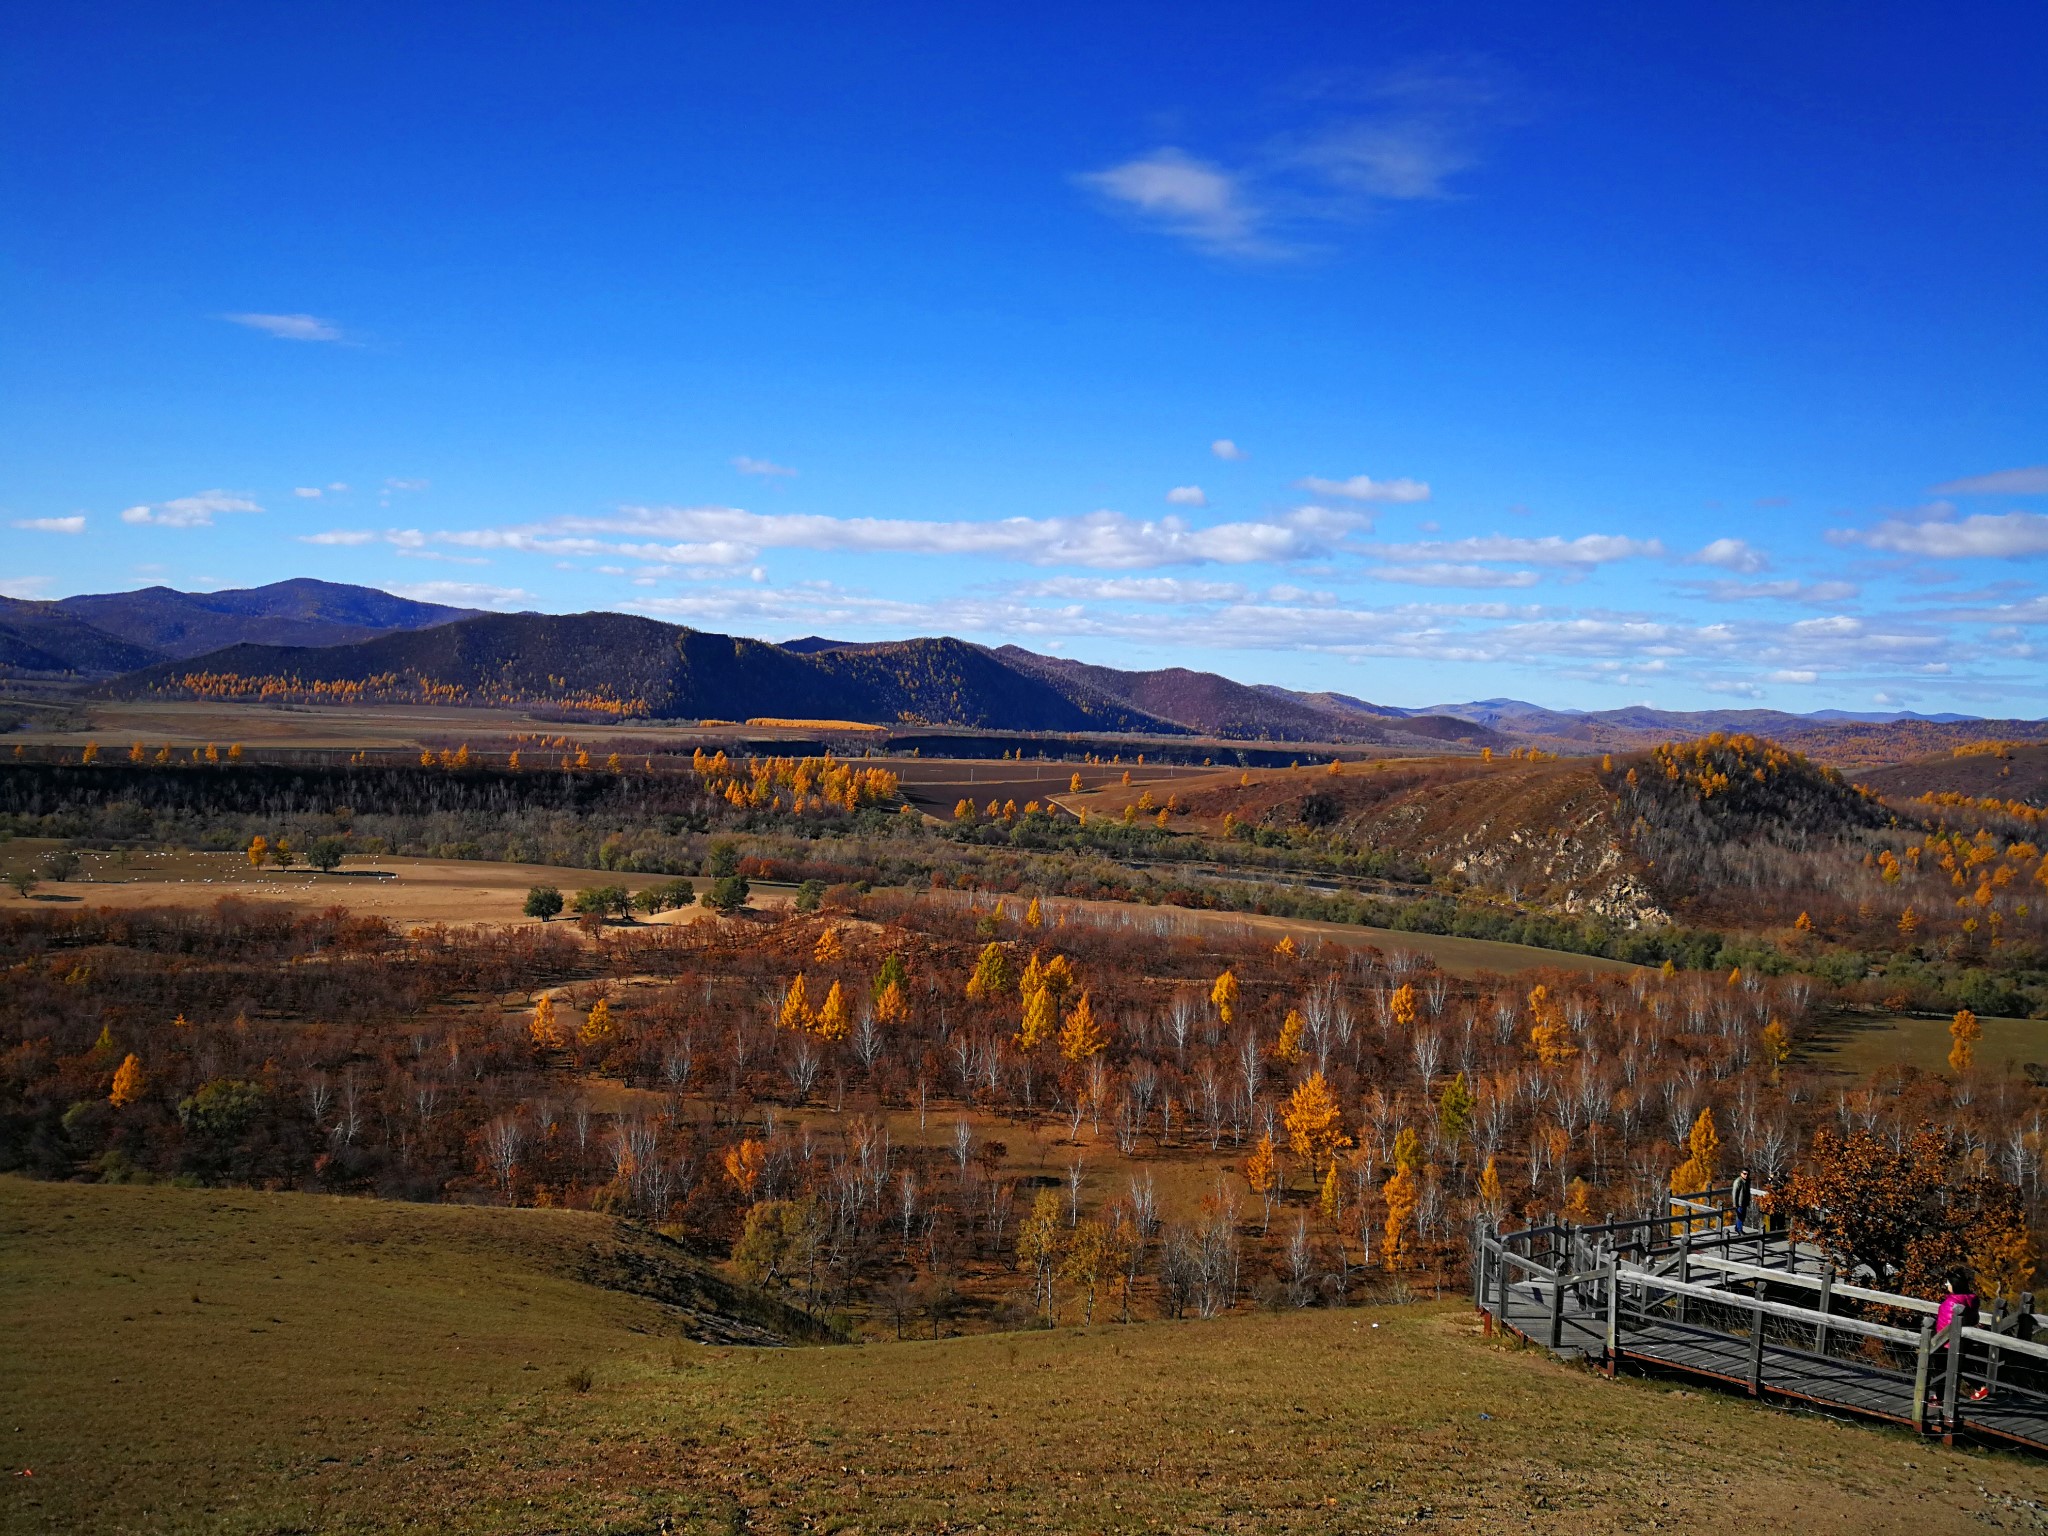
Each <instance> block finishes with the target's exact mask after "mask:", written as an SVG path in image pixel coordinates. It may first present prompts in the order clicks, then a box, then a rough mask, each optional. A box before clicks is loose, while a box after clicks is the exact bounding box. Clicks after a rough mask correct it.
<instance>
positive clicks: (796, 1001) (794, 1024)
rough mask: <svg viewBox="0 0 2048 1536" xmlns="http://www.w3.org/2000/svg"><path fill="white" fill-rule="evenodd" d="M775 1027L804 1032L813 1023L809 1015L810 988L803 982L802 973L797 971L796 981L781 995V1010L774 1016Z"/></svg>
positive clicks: (811, 1015)
mask: <svg viewBox="0 0 2048 1536" xmlns="http://www.w3.org/2000/svg"><path fill="white" fill-rule="evenodd" d="M775 1022H776V1024H777V1026H779V1027H780V1028H782V1029H787V1030H806V1029H809V1028H810V1027H811V1025H812V1024H813V1022H815V1019H814V1016H813V1014H812V1013H811V993H810V988H809V987H808V985H807V984H806V983H805V981H804V973H803V972H802V971H798V972H797V973H796V980H795V981H792V982H791V983H790V984H789V989H788V990H787V991H785V992H784V993H783V994H782V1008H781V1010H780V1011H779V1012H778V1013H777V1014H776V1016H775Z"/></svg>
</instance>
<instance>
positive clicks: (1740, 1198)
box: [1728, 1168, 1749, 1237]
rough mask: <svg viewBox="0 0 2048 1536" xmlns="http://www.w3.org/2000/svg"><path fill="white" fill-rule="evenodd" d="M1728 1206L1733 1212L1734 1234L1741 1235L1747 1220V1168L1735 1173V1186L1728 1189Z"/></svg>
mask: <svg viewBox="0 0 2048 1536" xmlns="http://www.w3.org/2000/svg"><path fill="white" fill-rule="evenodd" d="M1728 1206H1729V1209H1730V1210H1732V1211H1734V1213H1735V1235H1736V1236H1737V1237H1740V1236H1742V1229H1743V1224H1744V1223H1745V1222H1747V1221H1748V1220H1749V1170H1748V1169H1747V1168H1745V1169H1743V1170H1742V1171H1741V1172H1740V1173H1738V1174H1736V1175H1735V1187H1734V1188H1732V1189H1730V1190H1729V1191H1728Z"/></svg>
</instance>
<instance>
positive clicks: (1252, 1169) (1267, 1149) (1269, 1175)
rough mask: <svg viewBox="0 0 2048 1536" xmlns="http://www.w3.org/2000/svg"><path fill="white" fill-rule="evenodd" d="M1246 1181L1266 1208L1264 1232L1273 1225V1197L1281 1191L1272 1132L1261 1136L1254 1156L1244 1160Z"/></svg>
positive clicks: (1278, 1161) (1253, 1150) (1278, 1164)
mask: <svg viewBox="0 0 2048 1536" xmlns="http://www.w3.org/2000/svg"><path fill="white" fill-rule="evenodd" d="M1244 1181H1245V1183H1247V1184H1249V1185H1251V1187H1252V1193H1253V1194H1255V1195H1257V1196H1258V1197H1259V1199H1260V1201H1261V1202H1262V1203H1263V1204H1264V1206H1265V1209H1266V1217H1265V1221H1264V1223H1263V1224H1262V1225H1261V1228H1260V1230H1261V1231H1263V1230H1264V1229H1265V1228H1266V1227H1270V1226H1271V1225H1272V1224H1273V1196H1274V1195H1276V1194H1278V1193H1279V1191H1280V1157H1279V1154H1278V1153H1277V1152H1276V1151H1275V1150H1274V1147H1273V1134H1272V1132H1270V1131H1268V1132H1267V1133H1266V1134H1265V1135H1263V1136H1261V1137H1260V1138H1259V1144H1258V1145H1257V1146H1256V1147H1254V1148H1252V1155H1251V1156H1250V1157H1248V1158H1246V1159H1245V1160H1244Z"/></svg>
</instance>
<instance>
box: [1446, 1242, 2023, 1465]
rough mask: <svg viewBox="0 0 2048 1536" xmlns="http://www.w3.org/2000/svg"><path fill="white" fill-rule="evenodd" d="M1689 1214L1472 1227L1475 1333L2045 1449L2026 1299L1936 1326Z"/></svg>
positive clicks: (1821, 1263) (1821, 1259) (1824, 1264)
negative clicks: (1981, 1317) (1982, 1316)
mask: <svg viewBox="0 0 2048 1536" xmlns="http://www.w3.org/2000/svg"><path fill="white" fill-rule="evenodd" d="M1686 1204H1696V1205H1698V1206H1699V1207H1700V1208H1699V1209H1695V1210H1686V1209H1681V1210H1679V1211H1678V1213H1677V1214H1675V1215H1670V1216H1666V1215H1657V1216H1648V1217H1638V1218H1632V1219H1628V1220H1621V1221H1607V1222H1602V1223H1597V1224H1592V1225H1587V1226H1583V1227H1580V1226H1574V1225H1572V1224H1570V1223H1567V1222H1562V1221H1553V1222H1550V1223H1546V1224H1543V1225H1540V1226H1535V1227H1529V1228H1525V1229H1522V1230H1520V1231H1516V1232H1508V1233H1500V1232H1496V1231H1494V1230H1493V1229H1492V1228H1491V1227H1489V1226H1487V1225H1485V1224H1482V1225H1481V1226H1480V1227H1479V1228H1478V1229H1477V1230H1476V1231H1475V1233H1474V1238H1473V1242H1472V1276H1471V1281H1472V1295H1473V1298H1474V1300H1475V1301H1476V1302H1477V1304H1478V1305H1479V1306H1480V1308H1481V1309H1482V1311H1483V1312H1484V1314H1485V1316H1486V1320H1487V1325H1488V1327H1489V1328H1493V1327H1496V1326H1499V1327H1504V1328H1507V1329H1509V1330H1512V1331H1513V1332H1515V1333H1517V1334H1519V1335H1521V1336H1523V1337H1525V1338H1528V1339H1530V1340H1531V1341H1532V1342H1538V1343H1541V1344H1543V1345H1545V1346H1546V1347H1548V1348H1550V1349H1552V1350H1565V1349H1572V1350H1577V1351H1582V1352H1583V1353H1585V1354H1586V1355H1587V1356H1588V1357H1590V1358H1593V1359H1595V1360H1597V1361H1598V1362H1599V1363H1600V1364H1601V1365H1603V1366H1604V1368H1605V1369H1606V1371H1607V1373H1608V1374H1610V1375H1612V1374H1613V1373H1614V1372H1615V1371H1616V1370H1617V1369H1618V1368H1619V1367H1620V1366H1622V1365H1623V1364H1629V1363H1633V1364H1636V1365H1640V1366H1644V1367H1652V1368H1656V1369H1660V1370H1677V1371H1685V1372H1691V1373H1693V1374H1696V1375H1702V1376H1707V1377H1711V1378H1714V1379H1717V1380H1721V1381H1724V1382H1728V1383H1730V1384H1732V1385H1735V1386H1737V1387H1740V1388H1745V1389H1747V1390H1748V1391H1749V1392H1750V1393H1751V1394H1752V1395H1755V1396H1758V1397H1763V1396H1766V1395H1780V1396H1787V1397H1797V1398H1803V1399H1805V1400H1807V1401H1810V1402H1814V1403H1817V1404H1820V1405H1822V1406H1827V1407H1833V1408H1837V1409H1841V1410H1844V1411H1848V1412H1853V1413H1858V1414H1864V1415H1869V1416H1875V1417H1879V1418H1886V1419H1892V1420H1894V1421H1896V1422H1900V1423H1905V1424H1910V1425H1911V1426H1912V1427H1913V1428H1914V1429H1916V1430H1918V1431H1921V1432H1926V1431H1927V1429H1928V1427H1929V1415H1930V1405H1932V1406H1933V1409H1934V1411H1935V1412H1936V1413H1937V1416H1938V1420H1939V1423H1938V1427H1939V1429H1940V1432H1941V1433H1942V1434H1943V1435H1944V1436H1945V1437H1947V1438H1950V1439H1953V1437H1954V1436H1955V1435H1956V1434H1958V1433H1964V1432H1967V1433H1973V1434H1981V1435H1985V1436H1991V1437H1996V1438H1999V1439H2002V1440H2005V1441H2009V1442H2014V1443H2018V1444H2021V1445H2025V1446H2028V1447H2031V1448H2034V1449H2039V1450H2048V1342H2036V1341H2035V1339H2034V1338H2033V1337H2031V1335H2033V1334H2034V1333H2035V1332H2037V1331H2039V1332H2041V1333H2042V1334H2043V1335H2044V1337H2048V1317H2043V1316H2042V1315H2040V1314H2037V1313H2036V1312H2035V1311H2034V1310H2033V1302H2034V1298H2033V1296H2032V1294H2031V1293H2027V1294H2023V1295H2022V1296H2020V1297H2019V1298H2017V1301H2016V1302H2006V1301H2000V1302H1999V1303H1998V1304H1997V1305H1996V1306H1995V1307H1994V1308H1993V1309H1992V1313H1991V1316H1990V1317H1989V1318H1988V1319H1986V1320H1985V1321H1983V1322H1981V1323H1979V1324H1977V1325H1974V1326H1963V1325H1961V1324H1960V1323H1959V1322H1952V1323H1951V1324H1950V1326H1949V1327H1947V1328H1945V1329H1940V1330H1937V1329H1936V1327H1935V1314H1936V1313H1937V1312H1938V1310H1939V1304H1938V1303H1936V1302H1933V1301H1929V1300H1927V1299H1926V1298H1924V1297H1917V1296H1907V1295H1903V1294H1901V1293H1898V1292H1893V1291H1886V1290H1881V1289H1879V1288H1877V1287H1876V1286H1874V1285H1871V1284H1866V1283H1862V1282H1863V1280H1864V1279H1865V1278H1866V1276H1855V1277H1845V1276H1844V1275H1842V1274H1840V1273H1839V1272H1838V1270H1837V1267H1836V1266H1835V1265H1834V1264H1832V1263H1831V1262H1829V1261H1828V1259H1827V1258H1826V1256H1825V1255H1824V1254H1821V1253H1820V1252H1819V1251H1818V1250H1816V1249H1813V1248H1811V1247H1810V1246H1807V1247H1802V1245H1801V1244H1799V1243H1798V1242H1797V1241H1795V1240H1794V1239H1793V1238H1792V1237H1791V1236H1790V1235H1789V1234H1787V1233H1785V1232H1783V1231H1778V1232H1775V1233H1760V1232H1755V1231H1749V1232H1744V1233H1742V1234H1739V1235H1738V1234H1737V1233H1736V1232H1735V1231H1734V1230H1733V1227H1732V1225H1730V1224H1729V1223H1728V1222H1727V1221H1726V1219H1725V1217H1726V1212H1725V1211H1722V1210H1720V1209H1719V1208H1716V1207H1713V1206H1712V1205H1711V1204H1708V1203H1707V1202H1703V1201H1702V1202H1686ZM1807 1261H1810V1262H1811V1269H1810V1270H1807V1269H1805V1268H1804V1267H1803V1265H1804V1264H1805V1263H1806V1262H1807ZM1870 1278H1874V1277H1870ZM1774 1293H1775V1294H1774ZM1872 1314H1874V1315H1872ZM1906 1319H1917V1326H1915V1325H1912V1324H1907V1325H1906V1326H1901V1322H1902V1320H1906ZM1568 1335H1569V1341H1570V1342H1569V1343H1568V1342H1567V1337H1568ZM1979 1393H1981V1396H1980V1395H1977V1394H1979Z"/></svg>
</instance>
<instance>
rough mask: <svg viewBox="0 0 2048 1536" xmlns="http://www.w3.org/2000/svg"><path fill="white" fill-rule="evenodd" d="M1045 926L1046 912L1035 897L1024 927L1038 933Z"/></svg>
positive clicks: (1026, 911) (1028, 908)
mask: <svg viewBox="0 0 2048 1536" xmlns="http://www.w3.org/2000/svg"><path fill="white" fill-rule="evenodd" d="M1033 803H1034V804H1036V803H1037V802H1035V801H1034V802H1033ZM1044 925H1045V911H1044V909H1043V908H1042V907H1040V906H1039V905H1038V898H1037V897H1036V896H1034V897H1032V898H1031V905H1030V906H1028V907H1026V908H1025V909H1024V926H1025V927H1026V928H1027V929H1029V930H1030V931H1031V932H1032V933H1036V932H1038V930H1039V929H1040V928H1042V927H1043V926H1044Z"/></svg>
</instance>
